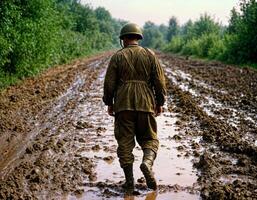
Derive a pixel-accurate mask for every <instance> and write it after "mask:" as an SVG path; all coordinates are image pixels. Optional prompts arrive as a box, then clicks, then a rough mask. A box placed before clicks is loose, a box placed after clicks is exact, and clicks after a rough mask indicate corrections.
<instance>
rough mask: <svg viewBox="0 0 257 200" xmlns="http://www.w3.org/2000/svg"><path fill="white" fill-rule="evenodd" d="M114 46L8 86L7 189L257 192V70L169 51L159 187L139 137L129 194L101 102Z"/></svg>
mask: <svg viewBox="0 0 257 200" xmlns="http://www.w3.org/2000/svg"><path fill="white" fill-rule="evenodd" d="M111 55H112V52H107V53H104V54H101V55H97V56H94V57H91V58H89V59H82V60H77V61H75V62H73V63H72V64H70V65H64V66H59V67H56V68H52V69H49V70H47V71H46V72H45V73H43V74H42V75H40V76H38V77H35V78H30V79H27V80H24V81H23V82H22V83H21V84H19V85H18V86H12V87H9V88H8V89H6V90H4V91H2V92H1V93H0V181H1V182H0V199H86V200H88V199H114V200H118V199H135V200H145V199H146V200H156V199H158V200H169V199H187V200H190V199H192V200H193V199H194V200H195V199H257V123H256V122H257V71H256V70H253V69H240V68H235V67H232V66H226V65H224V64H220V63H214V62H212V63H210V62H209V63H206V62H202V61H195V60H186V59H184V58H179V57H174V56H171V55H165V54H158V56H159V58H160V61H161V64H162V66H163V67H164V70H165V74H166V76H167V87H168V97H167V103H166V105H165V109H164V113H163V114H162V116H160V117H157V122H158V135H159V139H160V149H159V154H158V157H157V159H156V161H155V166H154V171H155V174H156V178H157V181H158V185H159V188H158V191H156V192H153V191H150V190H147V188H146V186H145V182H144V179H143V176H142V173H141V172H140V170H139V165H140V161H141V159H142V152H141V150H140V148H139V147H138V146H137V147H136V149H135V151H134V154H135V165H134V171H135V179H136V189H137V195H136V196H133V197H124V196H123V193H122V189H121V184H122V181H123V179H124V177H123V173H122V170H121V169H120V167H119V163H118V159H117V156H116V148H117V144H116V141H115V139H114V136H113V120H114V119H113V118H111V117H109V116H108V115H107V114H106V111H105V110H106V108H105V106H104V104H103V103H102V86H103V79H104V75H105V70H106V67H107V64H108V61H109V58H110V56H111Z"/></svg>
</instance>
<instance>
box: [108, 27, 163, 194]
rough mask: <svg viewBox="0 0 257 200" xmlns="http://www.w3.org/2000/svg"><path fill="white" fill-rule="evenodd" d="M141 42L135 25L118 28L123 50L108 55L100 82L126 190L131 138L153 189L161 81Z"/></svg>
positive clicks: (130, 179) (128, 188)
mask: <svg viewBox="0 0 257 200" xmlns="http://www.w3.org/2000/svg"><path fill="white" fill-rule="evenodd" d="M141 39H143V34H142V31H141V29H140V28H139V27H138V26H137V25H136V24H133V23H129V24H126V25H125V26H124V27H123V28H122V29H121V32H120V41H121V40H122V41H123V45H124V47H123V48H122V49H121V50H119V51H118V52H116V53H115V54H114V55H113V56H112V58H111V61H110V63H109V66H108V69H107V72H106V76H105V80H104V96H103V101H104V103H105V104H106V105H107V106H108V114H109V115H111V116H115V128H114V135H115V138H116V140H117V142H118V149H117V154H118V157H119V162H120V166H121V168H122V169H123V171H124V174H125V178H126V182H125V184H124V185H123V187H124V189H126V191H134V178H133V162H134V156H133V154H132V151H133V148H134V147H135V138H136V140H137V142H138V144H139V145H140V146H141V148H142V150H143V153H144V156H143V160H142V163H141V165H140V169H141V171H142V172H143V174H144V177H145V179H146V183H147V186H148V188H150V189H153V190H156V189H157V183H156V180H155V178H154V175H153V172H152V166H153V162H154V160H155V158H156V154H157V150H158V146H159V141H158V138H157V125H156V121H155V117H156V116H158V115H160V114H161V113H162V106H163V104H164V101H165V95H166V88H165V78H164V74H163V69H162V68H161V66H160V64H159V61H158V59H157V57H156V56H155V54H154V53H153V52H152V51H151V50H149V49H147V48H143V47H141V46H139V40H141ZM121 45H122V42H121Z"/></svg>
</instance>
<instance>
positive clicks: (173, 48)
mask: <svg viewBox="0 0 257 200" xmlns="http://www.w3.org/2000/svg"><path fill="white" fill-rule="evenodd" d="M184 43H185V42H184V39H183V38H182V36H174V37H173V38H172V40H171V42H170V43H169V44H168V45H167V47H165V51H170V52H173V53H179V52H180V51H181V50H182V47H183V46H184Z"/></svg>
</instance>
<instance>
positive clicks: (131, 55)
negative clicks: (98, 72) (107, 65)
mask: <svg viewBox="0 0 257 200" xmlns="http://www.w3.org/2000/svg"><path fill="white" fill-rule="evenodd" d="M149 54H150V52H147V50H146V49H145V48H143V47H141V46H138V45H137V46H133V45H130V46H128V47H127V48H123V49H122V50H121V51H119V52H117V58H118V60H119V61H120V62H119V63H120V64H119V66H118V72H119V77H121V79H122V80H124V81H127V80H142V81H146V82H147V83H149V81H150V74H151V70H152V67H151V62H150V59H151V58H150V55H149Z"/></svg>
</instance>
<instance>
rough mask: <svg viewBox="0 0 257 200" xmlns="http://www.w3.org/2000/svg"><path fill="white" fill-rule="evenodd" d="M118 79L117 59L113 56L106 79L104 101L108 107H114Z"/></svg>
mask: <svg viewBox="0 0 257 200" xmlns="http://www.w3.org/2000/svg"><path fill="white" fill-rule="evenodd" d="M116 79H117V65H116V61H115V58H114V56H113V57H112V58H111V61H110V63H109V65H108V68H107V71H106V75H105V79H104V96H103V101H104V103H105V105H107V106H112V105H113V98H114V94H115V89H116V82H117V80H116Z"/></svg>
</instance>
